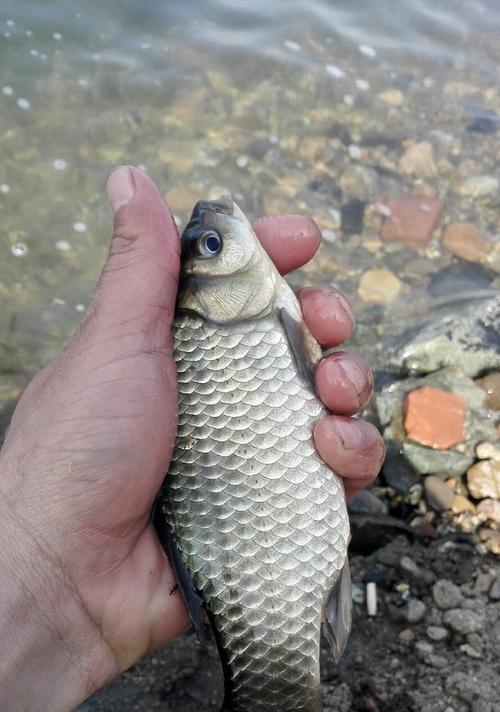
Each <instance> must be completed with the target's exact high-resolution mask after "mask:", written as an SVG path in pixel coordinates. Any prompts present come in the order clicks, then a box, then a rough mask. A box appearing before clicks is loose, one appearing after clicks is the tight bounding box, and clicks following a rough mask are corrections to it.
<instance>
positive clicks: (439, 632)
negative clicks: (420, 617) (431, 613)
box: [425, 625, 448, 643]
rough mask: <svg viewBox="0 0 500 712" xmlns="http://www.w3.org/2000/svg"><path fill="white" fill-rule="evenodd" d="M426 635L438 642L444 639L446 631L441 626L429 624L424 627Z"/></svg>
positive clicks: (446, 634)
mask: <svg viewBox="0 0 500 712" xmlns="http://www.w3.org/2000/svg"><path fill="white" fill-rule="evenodd" d="M425 632H426V634H427V637H428V638H430V639H431V640H434V641H435V642H436V643H438V642H439V641H440V640H444V639H445V638H447V637H448V631H447V630H446V628H441V626H437V625H430V626H428V628H427V629H426V631H425Z"/></svg>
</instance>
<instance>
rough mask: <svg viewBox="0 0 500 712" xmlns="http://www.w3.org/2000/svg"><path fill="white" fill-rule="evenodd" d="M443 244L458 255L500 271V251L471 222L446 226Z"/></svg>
mask: <svg viewBox="0 0 500 712" xmlns="http://www.w3.org/2000/svg"><path fill="white" fill-rule="evenodd" d="M441 239H442V242H443V245H444V246H445V247H446V248H447V249H448V250H450V252H452V253H453V254H454V255H456V256H457V257H461V258H462V259H463V260H467V261H469V262H476V263H478V264H484V265H487V266H489V267H491V268H492V269H494V270H495V271H496V272H500V253H498V250H497V249H496V247H495V244H494V243H493V242H491V241H490V240H488V238H487V237H485V236H484V235H483V233H482V232H481V231H480V230H479V228H477V227H476V226H475V225H474V224H473V223H470V222H453V223H450V224H449V225H447V226H446V227H445V229H444V230H443V235H442V238H441Z"/></svg>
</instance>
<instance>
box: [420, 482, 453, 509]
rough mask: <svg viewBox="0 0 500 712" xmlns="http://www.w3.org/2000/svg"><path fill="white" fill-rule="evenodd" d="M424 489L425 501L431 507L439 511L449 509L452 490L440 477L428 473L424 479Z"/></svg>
mask: <svg viewBox="0 0 500 712" xmlns="http://www.w3.org/2000/svg"><path fill="white" fill-rule="evenodd" d="M424 491H425V498H426V500H427V503H428V504H429V506H431V507H432V508H433V509H437V510H438V511H439V512H444V511H445V510H447V509H451V506H452V503H453V497H454V494H453V490H452V488H451V487H449V486H448V485H447V484H446V482H443V480H442V479H440V478H439V477H435V476H434V475H429V476H428V477H426V478H425V480H424Z"/></svg>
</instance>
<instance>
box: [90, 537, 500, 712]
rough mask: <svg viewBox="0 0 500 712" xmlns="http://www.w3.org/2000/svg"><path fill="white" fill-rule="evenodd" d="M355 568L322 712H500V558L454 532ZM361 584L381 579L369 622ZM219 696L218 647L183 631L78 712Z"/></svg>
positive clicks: (189, 707) (193, 706)
mask: <svg viewBox="0 0 500 712" xmlns="http://www.w3.org/2000/svg"><path fill="white" fill-rule="evenodd" d="M351 569H352V574H353V598H354V600H355V603H354V620H353V629H352V633H351V637H350V641H349V644H348V647H347V650H346V652H345V654H344V656H343V658H342V660H341V662H340V664H339V665H335V664H334V662H333V660H332V658H331V656H330V654H329V651H328V650H327V648H326V644H324V646H323V651H322V653H323V654H322V669H321V672H322V693H323V702H324V712H350V711H352V712H364V711H371V712H469V711H471V712H498V711H499V710H500V600H498V599H500V591H499V589H500V586H499V585H498V584H499V582H500V567H499V566H498V560H497V559H495V558H494V557H493V556H492V555H490V554H484V553H482V551H481V547H479V549H478V546H477V544H476V543H475V542H474V540H473V539H472V537H470V536H468V535H464V534H458V533H453V532H450V533H449V534H448V535H446V536H444V537H442V538H440V539H437V540H430V541H429V540H422V539H417V540H415V541H413V542H411V541H409V540H408V539H407V538H406V537H405V536H397V537H396V538H394V539H393V540H392V541H391V542H390V543H389V544H386V545H385V546H383V547H380V548H378V549H377V550H375V551H374V552H372V553H371V554H369V555H367V556H366V555H354V556H353V557H352V559H351ZM497 576H498V578H497ZM367 581H375V582H376V583H377V592H378V613H377V615H376V616H375V617H372V618H369V617H368V616H367V614H366V608H365V603H364V600H363V595H364V590H365V583H366V582H367ZM443 581H444V583H443ZM450 582H452V583H450ZM356 601H358V602H356ZM438 604H439V605H438ZM452 611H458V613H455V614H453V613H452ZM222 691H223V684H222V678H221V672H220V668H219V662H218V656H217V651H216V649H215V646H214V645H213V644H209V645H208V646H207V647H202V646H200V645H199V643H198V642H197V640H196V638H195V636H194V635H192V634H187V635H185V636H184V637H183V638H181V639H179V640H177V641H176V642H175V643H173V644H172V645H171V646H169V647H167V648H166V649H164V650H162V651H160V652H158V653H155V654H154V655H151V656H149V657H148V658H146V659H144V660H142V661H141V662H140V663H139V664H137V665H136V666H135V667H134V668H132V669H131V670H130V671H128V672H126V673H125V674H123V675H122V676H121V677H120V679H118V680H116V681H115V682H114V683H113V684H111V685H109V686H108V687H107V688H105V689H104V690H102V691H101V692H99V693H98V694H96V695H95V696H94V697H93V698H92V699H90V700H88V701H87V702H86V703H85V704H84V705H82V706H81V707H80V708H79V712H104V711H105V712H118V711H122V710H123V711H127V712H128V711H132V710H151V711H155V710H161V711H162V712H208V710H219V708H220V704H221V699H222Z"/></svg>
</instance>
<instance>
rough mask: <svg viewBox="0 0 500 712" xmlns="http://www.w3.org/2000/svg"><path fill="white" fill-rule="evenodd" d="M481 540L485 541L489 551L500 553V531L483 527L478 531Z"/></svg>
mask: <svg viewBox="0 0 500 712" xmlns="http://www.w3.org/2000/svg"><path fill="white" fill-rule="evenodd" d="M477 534H478V537H479V541H482V542H484V544H485V545H486V548H487V549H488V551H491V552H492V553H493V554H498V555H500V531H497V530H496V529H485V528H481V529H479V530H478V532H477Z"/></svg>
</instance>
